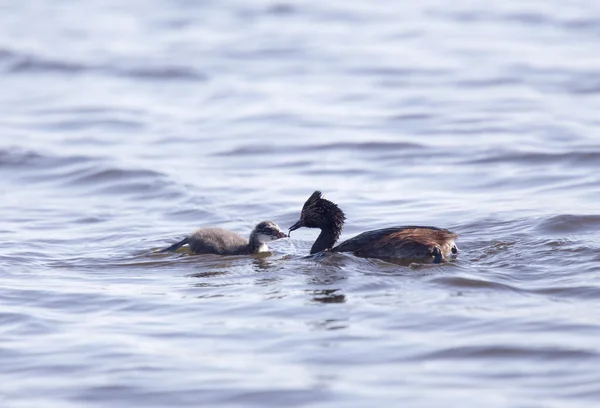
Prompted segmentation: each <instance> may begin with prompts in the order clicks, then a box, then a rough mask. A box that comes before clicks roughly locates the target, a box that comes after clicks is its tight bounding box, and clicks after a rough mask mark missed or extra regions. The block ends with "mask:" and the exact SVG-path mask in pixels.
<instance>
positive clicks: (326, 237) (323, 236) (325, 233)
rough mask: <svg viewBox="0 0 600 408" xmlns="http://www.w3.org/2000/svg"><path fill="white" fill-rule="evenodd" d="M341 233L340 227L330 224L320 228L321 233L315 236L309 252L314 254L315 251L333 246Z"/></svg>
mask: <svg viewBox="0 0 600 408" xmlns="http://www.w3.org/2000/svg"><path fill="white" fill-rule="evenodd" d="M341 233H342V228H336V227H335V226H330V227H327V228H322V229H321V233H320V234H319V236H318V237H317V239H316V241H315V243H314V244H313V246H312V248H311V249H310V253H311V254H316V253H317V252H321V251H325V250H326V249H331V248H333V245H334V244H335V242H336V241H337V240H338V238H339V237H340V234H341Z"/></svg>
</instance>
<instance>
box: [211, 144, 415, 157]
mask: <svg viewBox="0 0 600 408" xmlns="http://www.w3.org/2000/svg"><path fill="white" fill-rule="evenodd" d="M424 148H426V146H425V145H422V144H420V143H410V142H339V143H326V144H314V145H309V146H294V147H292V148H291V149H292V150H293V152H294V153H305V152H332V151H343V150H345V151H360V152H365V151H368V152H369V151H370V152H389V151H390V150H416V149H424ZM283 149H284V148H279V147H266V146H255V145H246V146H242V147H236V148H234V149H231V150H227V151H223V152H218V153H215V156H255V155H269V154H272V153H282V152H284V151H283ZM289 149H290V148H289V147H286V148H285V151H289Z"/></svg>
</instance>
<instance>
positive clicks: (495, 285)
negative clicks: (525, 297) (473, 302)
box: [432, 276, 521, 292]
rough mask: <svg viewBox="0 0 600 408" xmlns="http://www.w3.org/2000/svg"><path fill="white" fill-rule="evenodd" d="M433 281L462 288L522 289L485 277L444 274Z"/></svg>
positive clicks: (516, 290) (518, 290) (513, 290)
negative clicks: (476, 277) (485, 278)
mask: <svg viewBox="0 0 600 408" xmlns="http://www.w3.org/2000/svg"><path fill="white" fill-rule="evenodd" d="M432 282H434V283H438V284H442V285H444V286H449V287H454V288H461V289H493V290H505V291H511V292H520V291H521V290H520V289H518V288H516V287H514V286H510V285H507V284H504V283H499V282H492V281H488V280H484V279H473V278H464V277H460V276H444V277H438V278H434V279H432Z"/></svg>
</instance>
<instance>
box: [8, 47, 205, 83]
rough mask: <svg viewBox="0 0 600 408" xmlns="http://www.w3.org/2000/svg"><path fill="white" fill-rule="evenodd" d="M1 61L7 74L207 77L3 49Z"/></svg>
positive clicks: (167, 67)
mask: <svg viewBox="0 0 600 408" xmlns="http://www.w3.org/2000/svg"><path fill="white" fill-rule="evenodd" d="M0 61H5V64H6V66H5V68H4V70H5V72H7V73H10V74H31V73H47V74H69V75H72V74H82V73H100V74H108V75H112V76H121V77H128V78H132V79H141V80H161V81H165V80H175V81H204V80H206V75H205V74H204V73H201V72H198V71H197V70H196V69H194V68H191V67H184V66H172V65H161V64H156V65H155V66H148V64H140V66H136V64H131V66H122V65H113V64H86V63H81V62H76V61H66V60H59V59H52V58H46V57H41V56H37V55H29V54H18V53H14V52H11V51H8V50H0Z"/></svg>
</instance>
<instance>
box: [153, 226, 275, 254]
mask: <svg viewBox="0 0 600 408" xmlns="http://www.w3.org/2000/svg"><path fill="white" fill-rule="evenodd" d="M285 237H287V235H286V234H285V233H284V232H283V231H281V229H280V228H279V227H278V226H277V224H275V223H274V222H271V221H262V222H259V223H258V224H257V225H256V227H254V229H253V230H252V232H251V233H250V239H249V240H247V239H246V238H244V237H242V236H241V235H239V234H236V233H235V232H233V231H229V230H226V229H223V228H200V229H199V230H197V231H196V232H194V233H193V234H192V235H190V236H189V237H187V238H185V239H183V240H182V241H179V242H178V243H176V244H173V245H171V246H170V247H168V248H165V249H162V250H160V252H168V251H176V250H178V249H179V248H181V247H182V246H184V245H185V244H188V246H189V247H190V250H191V251H192V252H193V253H195V254H217V255H249V254H255V253H258V252H267V251H268V250H269V247H267V242H269V241H273V240H276V239H279V238H285Z"/></svg>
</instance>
